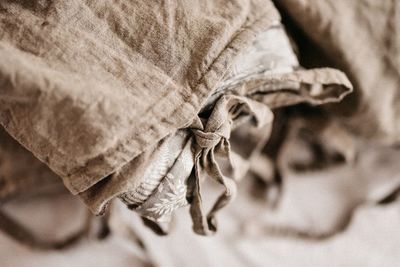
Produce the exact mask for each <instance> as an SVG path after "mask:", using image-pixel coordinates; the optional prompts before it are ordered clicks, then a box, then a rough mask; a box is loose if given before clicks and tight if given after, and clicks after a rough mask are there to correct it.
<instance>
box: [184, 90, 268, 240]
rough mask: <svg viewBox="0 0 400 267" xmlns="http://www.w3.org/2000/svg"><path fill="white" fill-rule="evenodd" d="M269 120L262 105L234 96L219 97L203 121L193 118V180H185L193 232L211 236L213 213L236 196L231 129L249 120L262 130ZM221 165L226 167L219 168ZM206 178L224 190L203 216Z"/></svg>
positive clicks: (266, 110) (213, 224)
mask: <svg viewBox="0 0 400 267" xmlns="http://www.w3.org/2000/svg"><path fill="white" fill-rule="evenodd" d="M272 119H273V115H272V112H271V111H270V109H269V108H268V107H267V106H266V105H263V104H261V103H259V102H256V101H253V100H251V99H249V98H246V97H243V96H237V95H224V96H222V97H221V98H220V99H219V100H218V101H217V102H216V104H215V106H214V109H213V110H212V112H211V114H210V116H209V117H208V118H207V119H202V118H200V117H196V119H195V120H194V122H193V124H192V125H191V127H190V128H191V131H192V132H193V134H194V140H195V142H194V144H193V150H194V161H195V162H194V176H193V177H192V178H193V179H189V187H191V188H192V191H191V192H192V196H191V197H192V202H191V207H190V214H191V216H192V219H193V230H194V231H195V232H196V233H198V234H201V235H210V234H213V233H214V232H215V231H216V230H217V225H216V220H215V214H216V213H217V211H219V210H220V209H221V208H223V207H224V206H226V205H227V204H228V203H229V202H230V201H231V200H232V199H233V198H234V197H235V195H236V183H235V181H234V180H233V178H232V174H233V171H234V166H233V165H232V162H231V157H230V150H231V149H230V144H229V137H230V133H231V130H232V129H233V128H234V127H235V126H237V125H238V124H239V123H240V122H243V121H247V120H252V121H253V122H254V124H255V125H256V126H257V127H262V126H264V125H266V124H267V123H271V122H272ZM217 159H218V160H217ZM223 164H224V165H226V167H227V168H222V167H223V166H224V165H223ZM225 169H226V170H225ZM223 170H224V171H223ZM225 172H226V173H225ZM207 176H209V177H211V178H212V179H214V180H215V181H217V182H218V183H220V184H222V185H223V186H224V188H225V190H224V192H223V193H222V194H221V195H220V196H219V197H218V199H217V200H216V202H215V204H214V205H213V207H212V208H211V211H210V212H209V213H208V214H207V215H204V211H203V207H202V199H201V183H202V181H204V179H205V178H206V177H207Z"/></svg>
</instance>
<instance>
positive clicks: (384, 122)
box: [276, 0, 400, 143]
mask: <svg viewBox="0 0 400 267" xmlns="http://www.w3.org/2000/svg"><path fill="white" fill-rule="evenodd" d="M276 3H277V5H278V6H279V7H281V8H282V10H284V11H285V12H287V15H288V16H289V17H290V18H291V19H293V21H294V23H295V25H296V27H298V28H299V29H301V30H302V31H303V32H304V33H305V34H306V35H307V36H308V37H310V38H311V39H312V41H313V42H314V44H315V45H316V46H317V48H321V49H322V50H323V52H324V53H325V55H323V56H321V55H320V54H318V53H316V52H315V51H318V50H317V49H315V47H314V48H311V47H306V46H304V45H303V46H300V52H302V51H303V50H304V51H306V50H309V51H308V53H307V58H306V59H305V60H307V61H313V60H315V61H318V63H317V64H325V65H326V63H327V60H326V59H329V61H331V62H333V63H334V64H335V65H336V66H338V67H339V68H340V69H342V70H343V71H345V72H346V74H347V75H348V76H349V78H350V80H351V81H352V83H353V84H354V87H355V94H354V95H353V96H352V97H350V98H348V99H347V101H344V102H343V104H342V105H339V107H338V108H337V109H335V112H337V113H342V112H343V110H346V111H347V114H346V115H345V117H344V118H343V121H344V122H345V123H346V127H347V128H349V129H351V131H353V132H356V133H357V135H359V136H362V137H365V138H369V139H375V140H378V139H379V140H380V141H383V142H385V143H395V142H399V141H400V2H399V1H397V0H382V1H375V0H357V1H346V0H327V1H313V0H283V1H276ZM316 57H318V58H316ZM349 114H351V116H349Z"/></svg>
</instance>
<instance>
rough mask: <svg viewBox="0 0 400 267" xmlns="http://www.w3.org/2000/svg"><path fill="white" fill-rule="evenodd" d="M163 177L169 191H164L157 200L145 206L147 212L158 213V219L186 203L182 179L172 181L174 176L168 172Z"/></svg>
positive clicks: (184, 186)
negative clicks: (151, 204)
mask: <svg viewBox="0 0 400 267" xmlns="http://www.w3.org/2000/svg"><path fill="white" fill-rule="evenodd" d="M165 178H166V182H167V183H166V184H167V185H168V187H169V190H168V191H169V192H166V193H165V194H164V195H163V197H161V198H160V200H159V202H157V203H154V205H153V206H152V207H149V208H146V211H147V212H151V213H153V214H155V215H158V216H157V217H160V219H161V217H162V216H164V215H166V214H171V213H172V212H173V211H174V210H176V209H177V208H180V207H183V206H185V205H187V204H188V202H187V200H186V185H185V184H184V183H183V181H182V180H175V181H174V180H173V179H174V176H173V175H172V174H171V173H168V174H167V176H166V177H165ZM164 189H165V188H164Z"/></svg>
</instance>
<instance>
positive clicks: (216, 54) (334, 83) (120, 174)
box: [0, 0, 352, 235]
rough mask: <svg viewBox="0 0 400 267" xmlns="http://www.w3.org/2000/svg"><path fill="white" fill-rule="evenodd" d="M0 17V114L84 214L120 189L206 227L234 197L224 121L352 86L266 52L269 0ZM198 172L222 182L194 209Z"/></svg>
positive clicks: (98, 6)
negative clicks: (217, 193) (207, 207)
mask: <svg viewBox="0 0 400 267" xmlns="http://www.w3.org/2000/svg"><path fill="white" fill-rule="evenodd" d="M0 18H1V20H0V26H1V32H0V37H1V39H0V57H1V58H2V60H1V62H0V81H1V91H0V123H1V124H2V126H3V127H4V129H5V130H6V131H7V132H8V133H9V134H10V135H11V136H12V137H13V138H15V139H16V140H17V141H18V142H19V143H21V144H22V145H23V146H24V147H26V148H27V149H28V150H29V151H30V152H32V153H33V155H34V156H35V157H37V158H38V159H39V160H41V161H42V162H44V163H45V164H46V165H47V166H48V167H49V168H50V169H51V170H52V171H53V172H54V173H56V174H57V175H58V176H60V177H61V178H62V179H63V182H64V184H65V186H66V187H67V188H68V189H69V190H70V191H71V193H72V194H74V195H78V196H79V197H81V198H82V199H83V201H84V202H85V204H86V205H87V206H88V207H89V209H90V210H91V211H92V212H93V213H95V214H104V213H105V211H106V209H107V206H108V204H109V203H110V201H111V200H112V199H114V198H119V199H121V200H122V201H123V202H125V203H126V204H127V205H128V207H130V208H132V209H134V210H135V211H137V212H138V213H139V214H141V215H142V216H143V217H144V218H146V219H150V220H152V221H154V222H156V223H163V224H168V223H169V221H170V220H171V215H172V213H173V211H174V210H175V209H177V208H179V207H182V206H184V205H187V204H190V205H191V208H190V209H191V215H192V219H193V228H194V231H195V232H196V233H199V234H203V235H208V234H212V233H214V232H215V231H216V222H215V213H216V212H217V211H218V210H219V209H221V208H222V207H224V206H225V205H226V204H227V203H228V202H229V201H230V200H232V199H233V197H234V195H235V187H236V185H235V183H234V179H233V178H234V176H235V175H234V170H235V164H234V163H235V160H234V159H236V160H238V159H240V157H239V156H237V154H234V155H230V154H231V152H230V140H229V139H230V135H231V131H232V130H233V129H234V128H235V127H234V125H235V124H238V125H239V124H246V123H249V122H255V124H258V125H259V126H260V127H261V128H260V129H261V130H262V131H265V130H266V128H265V127H266V126H268V124H269V123H271V120H272V115H271V110H270V109H271V108H279V107H284V106H290V105H295V104H298V103H304V102H306V103H309V104H311V105H319V104H324V103H330V102H337V101H340V100H342V99H343V98H344V96H346V95H347V94H349V93H350V92H351V90H352V85H351V84H350V82H349V81H348V79H347V78H346V76H345V75H344V74H343V73H342V72H340V71H337V70H335V69H330V68H321V69H311V70H305V69H302V68H301V67H299V66H298V64H297V61H296V60H293V59H292V56H293V52H292V51H291V50H290V48H289V49H287V51H288V52H285V53H288V54H289V56H288V57H280V56H282V55H280V56H279V53H277V54H276V55H278V56H277V57H276V58H274V57H272V59H271V56H270V55H272V54H274V53H271V51H270V50H269V49H270V48H271V47H270V46H268V41H272V40H274V39H275V38H273V37H274V35H273V34H272V35H271V36H270V34H269V33H267V32H268V31H269V30H271V31H276V30H277V29H279V28H280V27H281V26H280V23H279V15H278V13H277V11H276V10H275V8H274V7H273V5H272V4H271V2H269V1H255V0H253V1H250V0H248V1H228V2H227V1H217V2H216V1H200V2H196V3H193V2H192V1H183V2H179V3H178V2H172V3H168V4H165V5H164V4H163V3H155V2H142V1H122V2H120V3H118V4H115V3H113V4H110V3H108V2H85V1H71V2H68V3H64V2H62V1H33V2H25V1H6V2H3V3H1V4H0ZM281 33H282V32H281ZM268 36H269V37H268ZM266 40H267V41H266ZM277 40H279V39H277ZM280 41H282V39H281V40H280ZM282 42H283V43H284V44H285V45H288V44H289V42H288V41H285V40H283V41H282ZM277 46H278V45H276V46H275V48H276V47H277ZM272 47H273V46H272ZM289 47H290V46H289ZM285 53H284V54H285ZM242 62H243V63H245V64H243V65H241V63H242ZM270 63H271V64H270ZM275 63H277V64H276V65H274V64H275ZM262 126H264V127H262ZM261 136H264V138H261V139H262V140H264V141H265V139H266V137H265V135H264V134H261ZM232 154H233V153H232ZM235 155H236V156H235ZM220 161H223V162H224V163H222V162H220ZM182 164H183V166H181V165H182ZM225 171H226V172H225ZM241 173H242V175H243V174H244V173H245V171H241ZM208 176H209V177H210V178H212V179H214V180H216V181H217V182H219V183H221V184H222V185H223V187H224V192H223V193H222V195H221V197H220V198H219V199H218V200H217V202H216V204H215V205H214V207H213V208H212V209H211V211H210V212H209V213H208V214H207V215H206V214H205V213H204V212H203V208H202V205H201V190H200V185H201V183H202V182H203V180H204V179H206V177H208ZM11 183H12V182H11ZM163 228H165V227H163Z"/></svg>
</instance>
